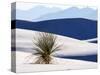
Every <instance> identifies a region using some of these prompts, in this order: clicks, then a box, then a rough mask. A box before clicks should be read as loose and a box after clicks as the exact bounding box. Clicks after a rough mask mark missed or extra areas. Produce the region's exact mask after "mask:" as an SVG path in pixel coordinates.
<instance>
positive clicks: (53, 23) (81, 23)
mask: <svg viewBox="0 0 100 75" xmlns="http://www.w3.org/2000/svg"><path fill="white" fill-rule="evenodd" d="M13 28H21V29H29V30H36V31H43V32H50V33H54V34H59V35H63V36H68V37H72V38H76V39H80V40H85V39H91V38H96V37H97V21H94V20H88V19H83V18H72V19H54V20H46V21H40V22H30V21H23V20H13V21H12V29H13Z"/></svg>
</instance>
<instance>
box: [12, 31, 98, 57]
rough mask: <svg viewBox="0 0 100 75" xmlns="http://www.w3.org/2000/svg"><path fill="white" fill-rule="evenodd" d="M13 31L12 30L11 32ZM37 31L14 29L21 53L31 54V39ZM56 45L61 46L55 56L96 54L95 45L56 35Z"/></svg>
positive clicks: (17, 45)
mask: <svg viewBox="0 0 100 75" xmlns="http://www.w3.org/2000/svg"><path fill="white" fill-rule="evenodd" d="M13 31H14V30H12V32H13ZM37 33H38V31H32V30H25V29H16V38H17V39H16V48H17V50H21V51H27V52H28V51H29V52H33V51H34V50H33V49H32V48H33V41H34V40H33V37H38V36H37ZM57 36H58V38H57V43H58V44H59V45H61V50H59V51H58V52H56V53H55V54H53V55H55V56H69V55H70V56H73V55H74V56H75V55H89V54H96V53H97V44H95V43H89V42H86V41H82V40H77V39H74V38H69V37H64V36H59V35H57ZM13 43H14V39H12V47H14V44H13Z"/></svg>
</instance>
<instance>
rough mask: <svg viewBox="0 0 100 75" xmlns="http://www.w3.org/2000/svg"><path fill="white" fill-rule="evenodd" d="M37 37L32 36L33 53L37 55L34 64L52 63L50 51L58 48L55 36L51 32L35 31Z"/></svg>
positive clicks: (52, 51)
mask: <svg viewBox="0 0 100 75" xmlns="http://www.w3.org/2000/svg"><path fill="white" fill-rule="evenodd" d="M36 35H38V36H39V37H37V38H34V40H35V42H33V45H34V46H35V47H34V48H33V49H34V50H35V53H33V54H34V55H37V56H38V57H37V60H36V61H35V64H52V63H51V61H52V57H51V56H52V55H51V54H52V53H54V52H56V51H58V50H60V45H58V44H57V42H56V41H57V36H55V35H54V34H51V33H45V32H40V33H37V34H36Z"/></svg>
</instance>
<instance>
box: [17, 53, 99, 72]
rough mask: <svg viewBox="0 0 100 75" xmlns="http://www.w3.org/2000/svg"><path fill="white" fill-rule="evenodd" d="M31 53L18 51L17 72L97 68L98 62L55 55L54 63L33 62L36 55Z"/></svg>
mask: <svg viewBox="0 0 100 75" xmlns="http://www.w3.org/2000/svg"><path fill="white" fill-rule="evenodd" d="M30 55H31V53H27V52H20V51H16V72H37V71H53V70H75V69H93V68H97V63H95V62H88V61H82V60H73V59H63V58H57V57H53V61H52V62H53V64H48V65H46V64H31V63H32V62H33V61H34V60H36V58H35V57H36V56H32V57H31V58H30V57H29V58H28V57H27V56H30Z"/></svg>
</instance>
